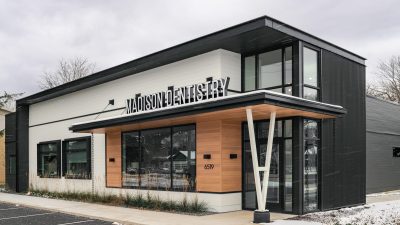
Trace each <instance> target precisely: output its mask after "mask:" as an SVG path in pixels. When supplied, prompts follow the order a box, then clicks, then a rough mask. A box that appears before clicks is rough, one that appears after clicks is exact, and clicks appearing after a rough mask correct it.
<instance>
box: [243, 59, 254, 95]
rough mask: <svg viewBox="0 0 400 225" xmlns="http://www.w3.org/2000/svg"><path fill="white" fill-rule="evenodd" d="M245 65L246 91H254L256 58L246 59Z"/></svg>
mask: <svg viewBox="0 0 400 225" xmlns="http://www.w3.org/2000/svg"><path fill="white" fill-rule="evenodd" d="M244 63H245V66H244V68H245V69H244V79H245V81H244V84H245V86H244V91H253V90H255V89H256V57H255V56H250V57H246V58H245V59H244Z"/></svg>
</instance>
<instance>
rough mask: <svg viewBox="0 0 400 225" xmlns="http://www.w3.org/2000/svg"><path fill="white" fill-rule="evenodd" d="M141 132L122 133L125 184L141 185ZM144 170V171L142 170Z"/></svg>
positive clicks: (131, 185)
mask: <svg viewBox="0 0 400 225" xmlns="http://www.w3.org/2000/svg"><path fill="white" fill-rule="evenodd" d="M139 138H140V137H139V132H130V133H123V134H122V144H123V146H122V177H123V180H122V182H123V186H130V187H139V186H140V183H139V181H140V180H139V173H140V170H139V161H140V145H139V143H140V142H139ZM142 172H143V171H142Z"/></svg>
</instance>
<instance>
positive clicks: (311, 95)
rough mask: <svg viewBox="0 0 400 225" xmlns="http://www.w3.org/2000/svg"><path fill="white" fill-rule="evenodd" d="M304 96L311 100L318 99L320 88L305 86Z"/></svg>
mask: <svg viewBox="0 0 400 225" xmlns="http://www.w3.org/2000/svg"><path fill="white" fill-rule="evenodd" d="M303 90H304V94H303V95H304V98H305V99H309V100H314V101H317V100H318V90H317V89H314V88H309V87H304V89H303Z"/></svg>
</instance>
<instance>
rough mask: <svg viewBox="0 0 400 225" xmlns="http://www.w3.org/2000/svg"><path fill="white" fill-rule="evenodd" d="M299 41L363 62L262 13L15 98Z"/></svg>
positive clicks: (37, 97) (41, 97)
mask: <svg viewBox="0 0 400 225" xmlns="http://www.w3.org/2000/svg"><path fill="white" fill-rule="evenodd" d="M298 40H301V41H304V42H307V43H310V44H312V45H315V46H317V47H320V48H322V49H326V50H328V51H330V52H333V53H335V54H338V55H340V56H343V57H345V58H347V59H349V60H352V61H354V62H357V63H359V64H362V65H365V58H363V57H361V56H359V55H357V54H354V53H352V52H350V51H348V50H346V49H343V48H341V47H338V46H336V45H334V44H332V43H330V42H327V41H324V40H322V39H320V38H318V37H315V36H313V35H311V34H308V33H306V32H304V31H302V30H299V29H297V28H295V27H292V26H290V25H288V24H285V23H283V22H281V21H278V20H275V19H273V18H271V17H268V16H262V17H259V18H256V19H253V20H250V21H247V22H244V23H241V24H238V25H235V26H232V27H229V28H226V29H223V30H220V31H217V32H214V33H211V34H208V35H205V36H203V37H199V38H196V39H193V40H191V41H188V42H185V43H182V44H179V45H176V46H173V47H170V48H167V49H164V50H162V51H158V52H155V53H152V54H150V55H147V56H144V57H141V58H138V59H135V60H132V61H130V62H127V63H123V64H121V65H118V66H115V67H112V68H109V69H106V70H103V71H100V72H97V73H94V74H92V75H90V76H87V77H83V78H80V79H78V80H74V81H72V82H69V83H66V84H63V85H60V86H57V87H54V88H51V89H48V90H45V91H42V92H39V93H36V94H33V95H31V96H28V97H25V98H22V99H19V100H17V104H18V105H23V104H28V105H29V104H34V103H38V102H41V101H46V100H49V99H52V98H56V97H58V96H62V95H65V94H69V93H72V92H75V91H79V90H82V89H85V88H89V87H93V86H95V85H99V84H103V83H106V82H109V81H112V80H115V79H119V78H122V77H126V76H130V75H133V74H137V73H140V72H143V71H146V70H150V69H153V68H157V67H160V66H163V65H167V64H170V63H174V62H177V61H180V60H183V59H187V58H190V57H194V56H196V55H200V54H203V53H206V52H210V51H213V50H216V49H225V50H228V51H232V52H236V53H240V54H247V53H251V52H254V51H258V50H260V49H267V48H271V47H276V46H281V45H287V44H290V43H293V42H295V41H298Z"/></svg>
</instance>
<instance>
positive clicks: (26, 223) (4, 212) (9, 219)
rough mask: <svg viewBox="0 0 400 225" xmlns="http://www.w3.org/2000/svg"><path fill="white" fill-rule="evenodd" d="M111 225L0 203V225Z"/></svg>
mask: <svg viewBox="0 0 400 225" xmlns="http://www.w3.org/2000/svg"><path fill="white" fill-rule="evenodd" d="M3 224H4V225H5V224H7V225H70V224H71V225H112V224H113V223H112V222H109V221H102V220H98V219H91V218H88V217H80V216H73V215H68V214H65V213H60V212H53V211H49V210H42V209H36V208H31V207H25V206H21V205H15V204H9V203H3V202H0V225H3Z"/></svg>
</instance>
